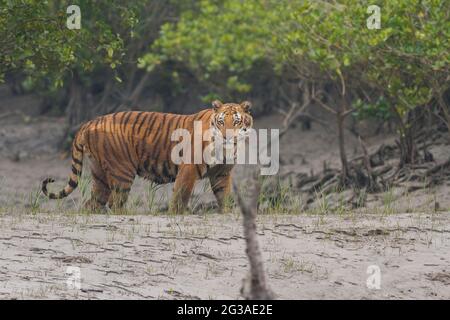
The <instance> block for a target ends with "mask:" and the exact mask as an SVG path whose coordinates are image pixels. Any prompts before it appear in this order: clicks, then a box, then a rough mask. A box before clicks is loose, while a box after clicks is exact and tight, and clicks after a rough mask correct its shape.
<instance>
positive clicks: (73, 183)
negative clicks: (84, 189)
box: [69, 179, 78, 189]
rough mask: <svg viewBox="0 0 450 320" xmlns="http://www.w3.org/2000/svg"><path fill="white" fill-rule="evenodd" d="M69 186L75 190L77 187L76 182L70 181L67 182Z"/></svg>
mask: <svg viewBox="0 0 450 320" xmlns="http://www.w3.org/2000/svg"><path fill="white" fill-rule="evenodd" d="M69 186H71V187H72V188H74V189H75V188H76V187H77V186H78V182H76V181H73V180H72V179H70V180H69Z"/></svg>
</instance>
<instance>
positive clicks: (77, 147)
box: [73, 143, 83, 152]
mask: <svg viewBox="0 0 450 320" xmlns="http://www.w3.org/2000/svg"><path fill="white" fill-rule="evenodd" d="M73 146H74V147H75V149H76V150H77V151H78V152H83V148H80V147H79V146H77V145H76V144H75V143H74V144H73Z"/></svg>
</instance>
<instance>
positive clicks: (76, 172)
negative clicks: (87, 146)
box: [41, 130, 84, 199]
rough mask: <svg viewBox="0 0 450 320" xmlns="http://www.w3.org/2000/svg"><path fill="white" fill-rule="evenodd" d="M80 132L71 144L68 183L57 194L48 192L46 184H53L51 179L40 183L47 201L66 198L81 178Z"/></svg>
mask: <svg viewBox="0 0 450 320" xmlns="http://www.w3.org/2000/svg"><path fill="white" fill-rule="evenodd" d="M80 133H81V130H80V131H79V132H78V134H77V135H76V136H75V139H74V140H73V143H72V173H71V174H70V176H69V182H68V183H67V185H66V186H65V187H64V189H62V190H61V191H60V192H59V193H53V192H50V193H49V192H48V190H47V184H49V183H52V182H55V180H54V179H52V178H47V179H45V180H44V181H42V188H41V190H42V192H43V193H44V194H45V195H46V196H47V197H48V198H49V199H62V198H65V197H67V196H68V195H69V194H71V193H72V192H73V190H75V189H76V188H77V186H78V179H79V177H80V176H81V170H82V168H83V153H84V152H83V142H82V141H81V137H82V136H83V135H82V134H80Z"/></svg>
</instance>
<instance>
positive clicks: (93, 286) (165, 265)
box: [0, 212, 450, 299]
mask: <svg viewBox="0 0 450 320" xmlns="http://www.w3.org/2000/svg"><path fill="white" fill-rule="evenodd" d="M258 223H259V231H260V241H261V244H262V248H263V251H264V258H265V266H266V269H267V271H268V276H269V281H270V285H271V287H272V288H273V290H274V291H275V292H276V293H277V295H278V297H279V298H284V299H341V298H350V299H382V298H390V299H410V298H423V299H436V298H437V299H449V298H450V214H449V213H436V214H419V213H415V214H395V215H389V216H384V217H380V216H379V215H346V216H312V215H309V216H308V215H298V216H292V215H291V216H286V215H270V216H260V217H259V221H258ZM0 252H1V255H0V298H1V299H23V298H32V299H46V298H57V299H71V298H80V299H158V298H161V299H185V298H200V299H235V298H239V297H240V296H239V290H240V287H241V280H242V278H243V277H244V275H245V274H246V272H247V269H248V266H247V259H246V256H245V251H244V240H243V238H242V227H241V218H240V217H239V216H238V215H235V214H225V215H217V214H206V215H184V216H150V215H149V216H132V215H127V216H118V215H70V214H64V215H60V214H40V213H37V214H35V215H30V214H20V213H8V212H6V213H4V214H2V215H1V216H0ZM370 265H376V266H378V267H379V268H380V271H381V282H380V285H381V288H380V289H379V290H374V289H368V288H367V285H366V281H367V278H368V277H369V276H370V275H369V274H367V268H368V267H369V266H370ZM70 266H72V267H79V268H80V272H81V290H77V289H69V288H68V287H67V283H66V282H67V278H68V275H67V274H66V271H67V268H68V267H70Z"/></svg>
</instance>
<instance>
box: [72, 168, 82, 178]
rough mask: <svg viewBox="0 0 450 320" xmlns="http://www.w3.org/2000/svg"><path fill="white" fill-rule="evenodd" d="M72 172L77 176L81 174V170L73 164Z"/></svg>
mask: <svg viewBox="0 0 450 320" xmlns="http://www.w3.org/2000/svg"><path fill="white" fill-rule="evenodd" d="M72 173H73V174H74V175H76V176H79V175H80V174H81V172H80V171H79V170H78V169H77V168H75V167H74V166H72Z"/></svg>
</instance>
